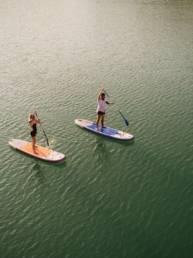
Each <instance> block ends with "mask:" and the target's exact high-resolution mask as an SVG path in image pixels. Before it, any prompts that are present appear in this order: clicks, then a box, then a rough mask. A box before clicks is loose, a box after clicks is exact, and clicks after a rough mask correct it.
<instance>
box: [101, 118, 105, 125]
mask: <svg viewBox="0 0 193 258" xmlns="http://www.w3.org/2000/svg"><path fill="white" fill-rule="evenodd" d="M104 120H105V115H102V117H101V125H102V127H104Z"/></svg>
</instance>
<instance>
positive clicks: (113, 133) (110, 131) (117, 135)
mask: <svg viewBox="0 0 193 258" xmlns="http://www.w3.org/2000/svg"><path fill="white" fill-rule="evenodd" d="M74 122H75V124H77V125H78V126H80V127H82V128H85V129H87V130H89V131H91V132H94V133H97V134H100V135H104V136H107V137H110V138H114V139H117V140H122V141H128V140H132V139H133V138H134V136H133V135H132V134H130V133H126V132H122V131H120V130H117V129H114V128H110V127H104V128H100V127H99V130H97V127H96V123H94V122H92V121H89V120H85V119H75V121H74Z"/></svg>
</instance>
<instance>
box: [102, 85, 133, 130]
mask: <svg viewBox="0 0 193 258" xmlns="http://www.w3.org/2000/svg"><path fill="white" fill-rule="evenodd" d="M104 92H105V94H106V95H107V97H109V98H110V96H109V94H108V93H107V91H106V90H105V89H104ZM118 112H119V114H120V115H121V117H122V118H123V120H124V122H125V125H126V126H129V121H128V120H127V119H126V118H125V116H124V115H123V113H122V112H121V111H120V110H118Z"/></svg>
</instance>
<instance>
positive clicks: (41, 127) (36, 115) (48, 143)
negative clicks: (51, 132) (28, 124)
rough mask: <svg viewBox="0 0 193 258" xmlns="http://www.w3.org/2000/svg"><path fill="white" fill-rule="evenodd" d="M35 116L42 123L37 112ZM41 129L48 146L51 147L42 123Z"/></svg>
mask: <svg viewBox="0 0 193 258" xmlns="http://www.w3.org/2000/svg"><path fill="white" fill-rule="evenodd" d="M35 115H36V117H37V119H38V120H39V121H40V119H39V117H38V114H37V112H35ZM40 127H41V129H42V132H43V134H44V136H45V138H46V142H47V145H48V146H49V145H50V144H49V140H48V136H47V135H46V132H45V130H44V128H43V126H42V124H41V123H40Z"/></svg>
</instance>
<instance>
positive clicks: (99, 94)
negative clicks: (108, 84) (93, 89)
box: [97, 88, 105, 100]
mask: <svg viewBox="0 0 193 258" xmlns="http://www.w3.org/2000/svg"><path fill="white" fill-rule="evenodd" d="M102 93H105V90H104V88H101V89H100V91H99V93H98V96H97V100H99V99H100V96H101V94H102Z"/></svg>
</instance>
